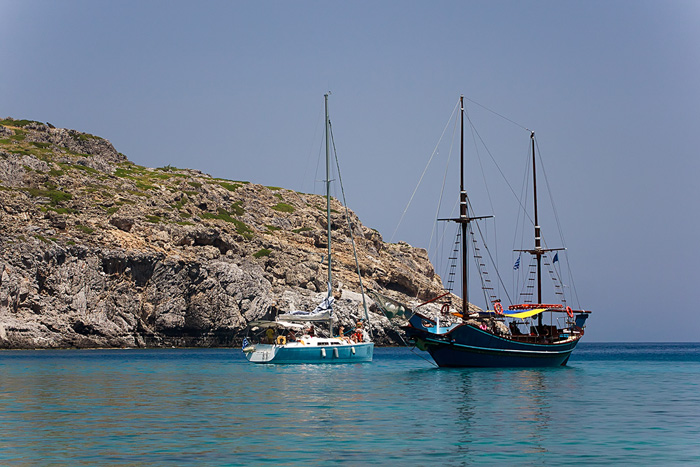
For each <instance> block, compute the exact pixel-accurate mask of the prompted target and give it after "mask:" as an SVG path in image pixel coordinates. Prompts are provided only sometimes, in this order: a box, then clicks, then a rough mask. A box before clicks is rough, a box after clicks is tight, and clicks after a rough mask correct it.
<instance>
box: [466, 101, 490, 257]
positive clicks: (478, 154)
mask: <svg viewBox="0 0 700 467" xmlns="http://www.w3.org/2000/svg"><path fill="white" fill-rule="evenodd" d="M465 113H466V115H467V120H468V121H469V128H470V130H471V134H472V141H473V142H474V151H475V152H476V158H477V160H478V161H479V168H480V169H481V177H482V178H483V180H484V187H485V188H486V195H487V196H488V199H489V205H490V206H491V212H492V213H494V215H495V212H496V210H495V208H494V206H493V198H492V197H491V191H490V190H489V184H488V182H487V181H486V172H485V171H484V164H483V162H482V160H481V153H480V152H479V145H478V144H477V141H476V137H475V134H474V133H475V132H476V127H475V126H474V124H473V122H472V120H471V117H470V116H469V112H468V111H466V107H465ZM482 144H484V143H483V140H482ZM484 148H486V145H485V144H484ZM486 150H487V151H488V148H486ZM472 212H474V211H472ZM497 234H498V231H497V225H496V223H495V222H494V224H493V241H494V245H496V246H495V252H494V253H495V256H496V260H498V235H497ZM484 244H485V242H484ZM493 264H497V263H495V262H494V263H493Z"/></svg>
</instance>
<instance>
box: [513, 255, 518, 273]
mask: <svg viewBox="0 0 700 467" xmlns="http://www.w3.org/2000/svg"><path fill="white" fill-rule="evenodd" d="M518 269H520V255H518V259H516V260H515V264H514V265H513V270H514V271H517V270H518Z"/></svg>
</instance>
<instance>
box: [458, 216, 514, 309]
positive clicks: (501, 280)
mask: <svg viewBox="0 0 700 467" xmlns="http://www.w3.org/2000/svg"><path fill="white" fill-rule="evenodd" d="M469 206H470V207H471V202H470V204H469ZM472 212H473V211H472ZM476 228H477V229H478V230H479V236H480V237H481V242H482V243H483V245H484V249H485V250H486V252H487V253H488V254H489V260H490V261H491V264H493V265H495V264H497V263H496V262H495V261H494V259H493V256H492V255H491V249H490V248H489V246H488V245H487V244H486V239H485V237H484V234H483V232H482V231H481V226H480V225H479V222H476ZM494 270H495V271H496V277H498V282H499V284H500V285H501V287H503V293H504V294H505V295H506V298H507V299H508V302H509V303H513V301H512V300H511V298H510V295H509V294H508V289H507V288H506V285H505V284H504V283H503V278H502V277H501V274H500V273H499V272H498V268H496V267H494Z"/></svg>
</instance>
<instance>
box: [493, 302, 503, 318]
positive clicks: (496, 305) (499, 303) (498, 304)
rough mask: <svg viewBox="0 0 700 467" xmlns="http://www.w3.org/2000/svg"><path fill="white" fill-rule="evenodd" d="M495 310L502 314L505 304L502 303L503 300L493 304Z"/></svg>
mask: <svg viewBox="0 0 700 467" xmlns="http://www.w3.org/2000/svg"><path fill="white" fill-rule="evenodd" d="M493 310H494V311H495V312H496V314H498V315H502V314H503V305H501V302H496V304H495V305H494V306H493Z"/></svg>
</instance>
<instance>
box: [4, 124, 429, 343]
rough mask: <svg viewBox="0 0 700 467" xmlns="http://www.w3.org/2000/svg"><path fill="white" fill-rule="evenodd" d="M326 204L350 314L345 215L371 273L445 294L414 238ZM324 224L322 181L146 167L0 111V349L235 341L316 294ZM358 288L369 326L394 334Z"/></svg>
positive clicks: (386, 336)
mask: <svg viewBox="0 0 700 467" xmlns="http://www.w3.org/2000/svg"><path fill="white" fill-rule="evenodd" d="M332 209H333V214H332V218H331V228H332V241H333V246H334V253H333V255H334V256H333V274H334V280H335V281H334V284H333V292H334V294H335V296H336V311H337V312H338V315H339V317H340V320H341V324H344V325H345V326H346V329H349V328H350V327H352V325H353V323H354V321H355V320H356V319H357V318H359V317H361V316H363V313H364V312H363V311H362V298H361V295H360V294H359V291H360V288H359V281H358V278H357V274H356V266H355V262H354V257H353V253H352V243H351V240H350V236H349V228H350V227H349V226H352V227H351V228H352V233H353V237H354V239H355V243H356V246H357V251H358V257H359V266H360V270H361V273H362V277H363V283H364V286H365V287H366V288H369V289H372V290H374V291H377V292H379V293H382V294H385V295H389V296H391V297H392V298H394V299H396V300H399V301H402V302H405V303H416V301H422V300H424V299H429V298H432V297H434V296H436V295H437V294H439V293H440V291H441V290H442V284H441V280H440V278H439V277H438V276H437V275H436V274H435V273H434V270H433V267H432V265H431V264H430V262H429V260H428V256H427V253H426V252H425V250H422V249H418V248H413V247H411V246H410V245H408V244H406V243H399V244H388V243H384V242H383V240H382V237H381V235H380V234H379V233H378V232H376V231H374V230H372V229H370V228H367V227H365V226H363V225H362V223H361V222H360V220H359V219H358V218H357V216H355V214H354V213H353V212H352V211H347V214H346V210H345V207H343V206H342V205H341V204H340V203H338V202H337V201H336V200H333V201H332ZM348 218H349V219H348ZM348 221H349V222H348ZM325 229H326V213H325V198H323V197H321V196H318V195H309V194H301V193H297V192H294V191H290V190H286V189H279V188H272V187H264V186H261V185H256V184H252V183H248V182H237V181H231V180H224V179H218V178H213V177H211V176H209V175H206V174H203V173H201V172H198V171H195V170H188V169H177V168H173V167H170V166H168V167H161V168H157V169H151V168H146V167H141V166H138V165H135V164H133V163H132V162H130V161H128V160H127V158H126V157H125V156H124V155H122V154H120V153H118V152H117V151H115V149H114V148H113V147H112V145H111V144H110V143H109V141H107V140H105V139H102V138H99V137H96V136H93V135H88V134H85V133H80V132H77V131H74V130H66V129H57V128H53V127H52V126H50V125H44V124H42V123H38V122H28V121H25V120H12V119H6V120H2V121H0V348H63V347H153V346H234V345H240V342H241V340H242V338H243V336H244V329H245V327H246V325H247V324H248V322H250V321H252V320H257V319H265V318H274V316H275V314H276V313H278V312H284V311H289V310H292V309H313V308H314V307H315V306H316V305H317V304H318V303H319V302H320V301H321V300H322V298H323V296H324V295H325V293H326V284H325V281H326V277H327V258H325V253H326V251H325V248H326V247H327V244H326V243H327V238H326V231H325ZM368 302H369V304H370V305H371V307H370V321H371V322H372V324H373V327H374V331H375V339H376V341H377V342H378V343H379V344H392V343H396V339H397V338H398V334H397V332H396V328H395V327H393V326H392V325H391V324H390V323H389V321H388V320H387V319H386V318H385V317H384V316H383V315H382V314H380V313H378V312H377V308H376V306H375V305H373V303H372V302H371V300H368Z"/></svg>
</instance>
